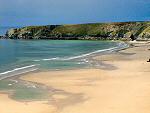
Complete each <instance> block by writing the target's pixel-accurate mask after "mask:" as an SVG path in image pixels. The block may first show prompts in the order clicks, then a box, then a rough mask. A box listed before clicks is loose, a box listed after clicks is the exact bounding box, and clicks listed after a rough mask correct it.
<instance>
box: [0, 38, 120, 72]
mask: <svg viewBox="0 0 150 113" xmlns="http://www.w3.org/2000/svg"><path fill="white" fill-rule="evenodd" d="M116 46H118V43H116V42H111V41H79V40H78V41H74V40H71V41H66V40H32V41H31V40H30V41H29V40H0V73H3V72H6V71H10V70H13V69H16V68H21V67H25V66H30V65H35V67H36V68H38V69H66V68H74V67H81V66H85V65H86V62H83V61H81V60H79V59H81V57H85V56H87V55H91V54H90V53H92V54H93V53H94V52H95V51H97V52H99V50H104V49H108V48H113V47H116ZM75 59H78V60H75Z"/></svg>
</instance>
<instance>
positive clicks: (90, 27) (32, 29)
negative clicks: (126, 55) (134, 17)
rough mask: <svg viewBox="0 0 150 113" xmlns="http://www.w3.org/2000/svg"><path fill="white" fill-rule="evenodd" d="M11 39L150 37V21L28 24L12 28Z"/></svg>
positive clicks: (8, 35)
mask: <svg viewBox="0 0 150 113" xmlns="http://www.w3.org/2000/svg"><path fill="white" fill-rule="evenodd" d="M6 36H7V37H8V38H10V39H57V40H58V39H59V40H62V39H67V40H69V39H70V40H72V39H74V40H75V39H80V40H81V39H86V40H106V39H109V40H112V39H113V40H117V39H121V40H130V39H131V38H132V39H145V38H146V39H150V22H119V23H94V24H78V25H48V26H28V27H23V28H17V29H10V30H8V31H7V33H6Z"/></svg>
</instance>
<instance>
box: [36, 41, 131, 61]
mask: <svg viewBox="0 0 150 113" xmlns="http://www.w3.org/2000/svg"><path fill="white" fill-rule="evenodd" d="M125 47H128V45H127V44H126V43H124V42H120V43H118V44H117V46H116V47H112V48H108V49H102V50H97V51H94V52H90V53H86V54H82V55H78V56H73V57H68V58H59V57H55V58H49V59H41V60H34V61H52V60H60V61H61V60H62V61H65V60H73V59H78V58H83V57H86V56H90V55H92V54H96V53H101V52H106V51H110V52H112V51H114V50H117V49H122V48H125Z"/></svg>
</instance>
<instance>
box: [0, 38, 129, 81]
mask: <svg viewBox="0 0 150 113" xmlns="http://www.w3.org/2000/svg"><path fill="white" fill-rule="evenodd" d="M114 42H116V43H118V44H117V46H115V47H111V48H108V49H102V50H96V51H93V52H90V53H85V54H81V55H78V56H72V57H68V58H58V59H57V58H50V59H40V60H34V61H35V63H34V64H31V65H27V66H23V67H18V68H15V69H12V70H8V71H5V72H1V73H0V80H3V79H7V78H10V77H13V76H19V75H22V74H26V73H30V72H34V71H42V70H41V69H39V68H38V67H37V66H38V65H39V64H37V63H38V61H42V60H43V61H50V60H64V61H65V60H66V61H68V60H75V59H80V58H85V59H91V57H94V56H97V55H98V56H99V55H103V54H111V52H115V51H120V50H122V49H127V48H129V47H130V45H129V43H128V42H124V41H114ZM122 44H123V46H122ZM30 67H31V68H30ZM78 68H79V67H73V68H70V69H69V70H73V69H78ZM84 68H88V66H85V67H84ZM24 69H27V70H24ZM21 70H23V71H21ZM53 70H68V69H48V70H47V71H53ZM15 71H16V73H15ZM17 71H19V72H18V73H17ZM5 74H8V75H7V76H4V77H3V75H5Z"/></svg>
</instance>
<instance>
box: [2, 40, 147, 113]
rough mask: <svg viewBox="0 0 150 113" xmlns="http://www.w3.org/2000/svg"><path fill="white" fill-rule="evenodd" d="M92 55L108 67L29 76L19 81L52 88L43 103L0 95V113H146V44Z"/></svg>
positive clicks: (31, 74) (135, 44)
mask: <svg viewBox="0 0 150 113" xmlns="http://www.w3.org/2000/svg"><path fill="white" fill-rule="evenodd" d="M133 45H134V46H133V47H130V48H128V49H125V50H121V51H118V52H113V53H111V54H108V55H99V56H95V57H94V58H93V59H95V60H96V61H97V62H98V61H102V62H103V63H104V64H106V66H110V67H112V68H108V69H107V68H105V69H101V68H96V69H94V68H90V69H76V70H64V71H49V72H38V73H29V74H25V75H24V76H21V77H20V79H22V80H25V81H30V82H35V83H40V84H43V85H45V86H47V87H49V88H53V89H55V92H54V93H53V94H49V95H50V98H49V99H48V100H47V101H33V102H32V101H31V102H19V101H16V100H13V99H11V98H9V97H8V94H6V93H1V94H0V113H150V63H149V62H147V60H148V59H149V58H150V50H149V49H150V44H149V43H136V42H134V43H133Z"/></svg>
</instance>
